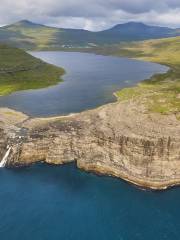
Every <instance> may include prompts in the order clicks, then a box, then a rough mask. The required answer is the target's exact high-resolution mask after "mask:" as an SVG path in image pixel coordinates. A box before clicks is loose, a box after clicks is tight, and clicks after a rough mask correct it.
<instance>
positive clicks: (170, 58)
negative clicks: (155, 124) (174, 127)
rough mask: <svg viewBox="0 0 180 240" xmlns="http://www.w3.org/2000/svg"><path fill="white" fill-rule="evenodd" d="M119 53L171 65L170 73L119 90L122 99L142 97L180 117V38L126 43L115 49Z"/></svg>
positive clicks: (157, 109)
mask: <svg viewBox="0 0 180 240" xmlns="http://www.w3.org/2000/svg"><path fill="white" fill-rule="evenodd" d="M113 51H114V53H113V52H112V50H111V53H112V54H115V55H124V56H128V57H134V58H138V59H141V60H146V61H152V62H157V63H161V64H165V65H167V66H169V67H170V68H171V70H170V71H169V72H168V73H166V74H159V75H155V76H153V77H152V78H151V79H150V80H146V81H143V82H141V83H139V84H138V85H137V86H135V87H134V88H126V89H123V90H121V91H119V92H117V93H116V95H117V96H118V98H119V99H120V100H122V99H124V100H125V99H140V101H143V102H144V103H145V104H146V106H147V107H148V109H149V110H150V111H153V112H160V113H163V114H168V113H170V112H173V113H175V114H177V117H178V118H180V37H175V38H168V39H160V40H151V41H144V42H137V43H132V44H130V45H128V44H124V45H121V46H116V47H115V48H114V50H113Z"/></svg>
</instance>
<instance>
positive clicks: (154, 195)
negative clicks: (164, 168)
mask: <svg viewBox="0 0 180 240" xmlns="http://www.w3.org/2000/svg"><path fill="white" fill-rule="evenodd" d="M179 202H180V188H174V189H171V190H168V191H164V192H152V191H143V190H141V189H138V188H136V187H134V186H132V185H130V184H128V183H125V182H124V181H121V180H119V179H116V178H110V177H100V176H96V175H94V174H89V173H86V172H82V171H80V170H78V169H76V167H75V165H74V164H70V165H64V166H48V165H34V166H31V167H29V168H22V169H13V170H12V169H9V170H8V169H1V170H0V206H1V209H0V239H1V240H61V239H62V240H179V239H180V208H179Z"/></svg>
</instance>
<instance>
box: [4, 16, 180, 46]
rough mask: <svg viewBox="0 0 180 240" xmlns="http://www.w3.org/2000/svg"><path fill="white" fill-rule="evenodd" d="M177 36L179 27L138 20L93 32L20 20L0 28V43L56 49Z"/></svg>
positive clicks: (179, 31) (179, 32)
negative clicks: (173, 27) (153, 24)
mask: <svg viewBox="0 0 180 240" xmlns="http://www.w3.org/2000/svg"><path fill="white" fill-rule="evenodd" d="M175 36H180V29H172V28H168V27H160V26H150V25H146V24H144V23H141V22H127V23H123V24H117V25H115V26H113V27H112V28H109V29H106V30H102V31H98V32H93V31H88V30H84V29H71V28H57V27H50V26H46V25H43V24H39V23H34V22H31V21H29V20H21V21H19V22H16V23H14V24H10V25H7V26H3V27H1V28H0V43H4V42H6V43H8V44H10V45H13V46H15V47H19V48H23V49H26V50H37V49H38V50H58V49H61V48H79V47H86V48H89V47H92V46H102V45H110V44H116V43H120V42H124V41H137V40H148V39H157V38H166V37H175Z"/></svg>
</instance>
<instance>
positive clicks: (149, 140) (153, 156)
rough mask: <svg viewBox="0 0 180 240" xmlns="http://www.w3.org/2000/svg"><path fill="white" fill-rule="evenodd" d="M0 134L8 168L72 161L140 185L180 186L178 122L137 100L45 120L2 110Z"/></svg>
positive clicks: (157, 186)
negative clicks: (6, 155)
mask: <svg viewBox="0 0 180 240" xmlns="http://www.w3.org/2000/svg"><path fill="white" fill-rule="evenodd" d="M0 136H1V138H0V158H1V159H3V156H4V155H5V154H6V152H7V149H8V148H9V147H11V151H10V153H9V156H8V158H7V163H6V166H8V167H18V166H24V165H29V164H32V163H36V162H46V163H49V164H64V163H68V162H72V161H76V162H77V166H78V167H79V168H81V169H84V170H86V171H93V172H96V173H98V174H106V175H111V176H115V177H118V178H121V179H124V180H126V181H128V182H131V183H133V184H136V185H139V186H141V187H146V188H151V189H166V188H168V187H170V186H174V185H179V184H180V121H179V120H178V119H177V116H176V115H175V114H168V115H162V114H158V113H149V112H148V111H147V110H146V108H145V107H144V106H143V105H141V104H139V102H138V101H124V102H116V103H113V104H108V105H105V106H102V107H100V108H97V109H95V110H90V111H85V112H83V113H79V114H74V115H70V116H66V117H63V116H60V117H55V118H44V119H43V118H29V117H28V116H26V115H25V114H22V113H19V112H16V111H13V110H10V109H0Z"/></svg>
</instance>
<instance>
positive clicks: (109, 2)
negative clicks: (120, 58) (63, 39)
mask: <svg viewBox="0 0 180 240" xmlns="http://www.w3.org/2000/svg"><path fill="white" fill-rule="evenodd" d="M22 19H27V20H30V21H33V22H37V23H41V24H46V25H49V26H55V27H65V28H83V29H87V30H92V31H99V30H102V29H107V28H109V27H112V26H114V25H116V24H119V23H125V22H129V21H136V22H143V23H146V24H150V25H159V26H168V27H180V0H0V26H3V25H7V24H11V23H13V22H17V21H19V20H22Z"/></svg>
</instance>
